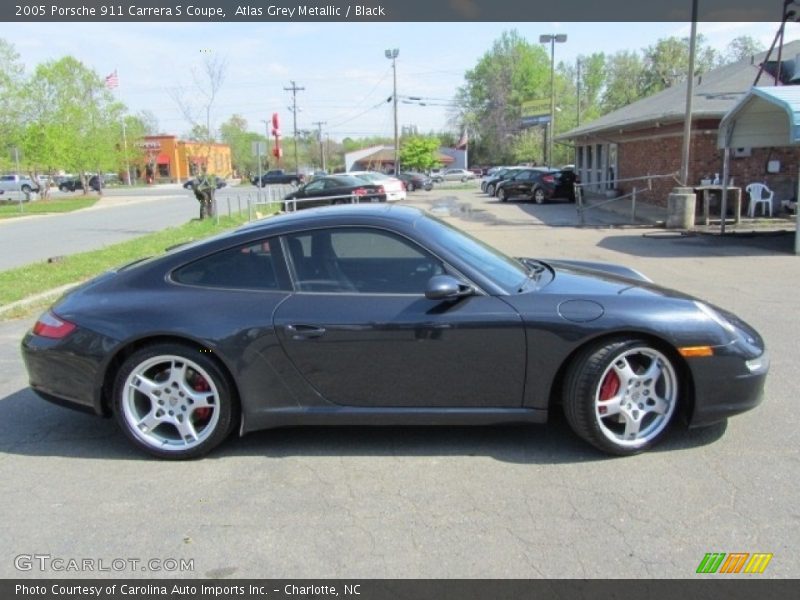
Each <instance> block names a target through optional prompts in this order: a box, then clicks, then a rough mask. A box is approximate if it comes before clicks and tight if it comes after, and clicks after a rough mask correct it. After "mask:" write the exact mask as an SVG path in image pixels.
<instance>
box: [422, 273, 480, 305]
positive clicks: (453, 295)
mask: <svg viewBox="0 0 800 600" xmlns="http://www.w3.org/2000/svg"><path fill="white" fill-rule="evenodd" d="M474 293H475V290H474V289H472V286H469V285H464V284H463V283H461V282H460V281H459V280H458V279H456V278H455V277H453V276H451V275H434V276H433V277H431V278H430V279H429V280H428V285H427V286H426V287H425V297H426V298H427V299H428V300H455V299H457V298H463V297H465V296H471V295H472V294H474Z"/></svg>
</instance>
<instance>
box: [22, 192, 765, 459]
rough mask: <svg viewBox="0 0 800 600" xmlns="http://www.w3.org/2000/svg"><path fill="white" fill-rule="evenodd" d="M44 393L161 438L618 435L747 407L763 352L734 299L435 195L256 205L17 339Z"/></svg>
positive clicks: (123, 271) (604, 445) (617, 445)
mask: <svg viewBox="0 0 800 600" xmlns="http://www.w3.org/2000/svg"><path fill="white" fill-rule="evenodd" d="M22 351H23V355H24V359H25V363H26V366H27V369H28V373H29V377H30V385H31V387H32V388H33V389H34V390H35V391H36V392H37V393H38V394H39V395H40V396H42V397H44V398H46V399H49V400H53V401H55V402H58V403H62V404H67V405H69V406H73V407H78V408H83V409H86V410H89V411H91V412H94V413H96V414H98V415H105V416H111V415H113V416H114V417H115V418H116V420H117V421H118V423H119V425H120V427H121V428H122V430H123V431H124V432H125V433H126V435H127V436H128V437H129V438H130V439H131V440H132V441H133V443H134V444H135V445H137V446H139V447H140V448H142V449H144V450H146V451H148V452H150V453H151V454H154V455H156V456H159V457H165V458H191V457H196V456H200V455H202V454H204V453H206V452H208V451H209V450H211V449H212V448H214V447H215V446H217V445H218V444H219V443H220V442H222V441H223V440H224V439H225V438H226V436H228V435H229V434H230V433H231V432H232V431H233V430H238V431H239V432H240V433H241V434H244V433H246V432H249V431H253V430H257V429H265V428H272V427H280V426H286V425H302V424H313V425H320V424H347V425H354V424H355V425H387V424H391V425H400V424H417V425H418V424H425V425H434V424H460V425H463V424H492V423H507V422H512V421H522V422H544V421H545V420H546V418H547V415H548V413H550V412H551V411H556V410H563V411H564V413H565V415H566V417H567V420H568V422H569V423H570V425H571V426H572V428H573V430H574V431H575V432H576V433H577V434H578V435H579V436H580V437H582V438H583V439H584V440H586V441H587V442H589V443H590V444H593V445H594V446H596V447H597V448H599V449H600V450H603V451H605V452H608V453H611V454H620V455H625V454H634V453H637V452H640V451H642V450H645V449H646V448H649V447H650V446H652V445H653V444H654V443H656V442H657V441H658V440H659V439H661V438H662V437H663V435H664V433H665V431H666V430H667V428H668V426H669V425H670V423H672V422H673V421H677V420H678V419H681V420H683V421H684V422H685V423H688V424H689V425H690V426H698V425H707V424H711V423H714V422H717V421H720V420H722V419H724V418H726V417H728V416H729V415H733V414H736V413H739V412H742V411H745V410H748V409H750V408H753V407H754V406H755V405H757V404H758V402H759V401H760V399H761V393H762V389H763V386H764V380H765V378H766V374H767V370H768V368H769V363H768V360H767V357H766V354H765V351H764V343H763V341H762V339H761V337H760V336H759V335H758V333H757V332H756V331H755V330H754V329H753V328H752V327H750V326H749V325H747V324H746V323H744V322H743V321H742V320H740V319H739V318H737V317H735V316H734V315H732V314H730V313H728V312H725V311H723V310H721V309H719V308H715V307H713V306H710V305H709V304H706V303H704V302H702V301H700V300H697V299H695V298H692V297H690V296H687V295H684V294H681V293H678V292H675V291H672V290H669V289H666V288H662V287H659V286H657V285H655V284H654V283H652V282H651V281H650V280H648V279H647V278H646V277H644V276H643V275H641V274H639V273H638V272H636V271H633V270H630V269H627V268H625V267H620V266H615V265H606V264H597V263H586V262H576V261H563V260H558V261H556V260H553V261H549V260H548V261H541V260H534V259H530V258H519V259H514V258H509V257H507V256H505V255H503V254H502V253H500V252H498V251H497V250H494V249H492V248H491V247H489V246H486V245H485V244H483V243H482V242H480V241H478V240H476V239H473V238H472V237H470V236H468V235H466V234H465V233H463V232H461V231H459V230H457V229H455V228H453V227H451V226H450V225H448V224H446V223H444V222H442V221H439V220H437V219H435V218H433V217H431V216H429V215H427V214H425V213H423V212H421V211H419V210H416V209H413V208H409V207H403V206H390V205H356V206H337V207H329V208H320V209H312V210H308V211H301V212H298V213H293V214H289V215H285V216H280V217H274V218H270V219H267V220H264V221H259V222H255V223H252V224H249V225H247V226H244V227H241V228H239V229H237V230H235V231H233V232H229V233H226V234H223V235H219V236H217V237H214V238H211V239H208V240H204V241H201V242H197V243H193V244H191V245H187V246H183V247H180V248H177V249H173V250H172V251H170V252H168V253H167V254H166V255H164V256H160V257H158V258H151V259H147V260H143V261H139V262H136V263H133V264H130V265H127V266H124V267H121V268H119V269H117V270H115V271H112V272H109V273H106V274H104V275H102V276H100V277H98V278H96V279H94V280H92V281H90V282H88V283H86V284H84V285H83V286H81V287H80V288H77V289H76V290H74V291H72V292H70V293H69V294H67V295H66V296H65V297H63V298H62V299H61V300H60V301H58V302H57V303H56V304H55V305H54V306H53V308H52V309H51V310H49V311H48V312H46V313H45V314H44V315H42V316H41V317H40V319H39V320H38V322H37V323H36V325H35V326H34V328H33V330H32V331H30V332H29V333H28V334H27V335H26V336H25V338H24V340H23V342H22Z"/></svg>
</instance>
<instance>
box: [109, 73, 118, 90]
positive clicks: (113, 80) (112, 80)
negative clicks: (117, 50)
mask: <svg viewBox="0 0 800 600" xmlns="http://www.w3.org/2000/svg"><path fill="white" fill-rule="evenodd" d="M106 87H107V88H108V89H109V90H113V89H114V88H115V87H119V76H118V75H117V70H116V69H114V72H113V73H110V74H109V75H106Z"/></svg>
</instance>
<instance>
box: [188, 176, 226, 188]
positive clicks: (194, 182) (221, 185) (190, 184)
mask: <svg viewBox="0 0 800 600" xmlns="http://www.w3.org/2000/svg"><path fill="white" fill-rule="evenodd" d="M199 183H200V179H199V178H197V177H192V178H191V179H189V180H188V181H187V182H186V183H184V184H183V189H185V190H193V189H194V188H195V187H196V186H197V184H199ZM226 185H228V184H227V182H226V181H225V180H224V179H222V178H221V177H217V178H216V181H215V183H214V186H215V187H216V188H217V189H218V190H220V189H222V188H224V187H225V186H226Z"/></svg>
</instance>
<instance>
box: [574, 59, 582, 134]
mask: <svg viewBox="0 0 800 600" xmlns="http://www.w3.org/2000/svg"><path fill="white" fill-rule="evenodd" d="M575 87H576V89H577V94H576V95H577V98H576V100H577V101H576V102H575V106H576V107H577V111H578V123H577V125H576V127H580V126H581V58H580V56H579V57H578V72H577V78H576V85H575Z"/></svg>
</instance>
